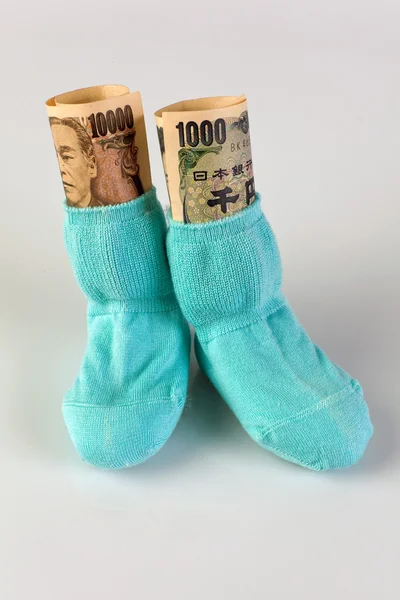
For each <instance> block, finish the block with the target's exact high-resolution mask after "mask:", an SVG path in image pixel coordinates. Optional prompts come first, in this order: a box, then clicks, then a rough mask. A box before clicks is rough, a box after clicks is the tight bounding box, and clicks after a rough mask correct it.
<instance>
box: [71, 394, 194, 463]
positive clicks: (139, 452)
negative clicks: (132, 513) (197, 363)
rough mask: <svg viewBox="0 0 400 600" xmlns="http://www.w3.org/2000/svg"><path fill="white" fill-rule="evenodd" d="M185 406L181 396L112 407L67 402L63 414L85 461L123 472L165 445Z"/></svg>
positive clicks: (183, 398)
mask: <svg viewBox="0 0 400 600" xmlns="http://www.w3.org/2000/svg"><path fill="white" fill-rule="evenodd" d="M184 404H185V397H178V396H171V397H169V398H163V399H161V400H154V401H151V400H149V401H147V402H142V403H131V404H118V405H112V406H93V405H92V406H88V405H79V404H70V403H65V404H64V406H63V414H64V420H65V423H66V426H67V429H68V431H69V434H70V436H71V439H72V441H73V443H74V445H75V448H76V450H77V451H78V454H79V455H80V457H81V458H82V460H84V461H85V462H88V463H90V464H92V465H94V466H96V467H100V468H103V469H121V468H123V467H131V466H134V465H137V464H139V463H141V462H144V461H145V460H147V459H148V458H150V457H151V456H153V455H154V454H155V453H156V452H157V451H158V450H159V449H160V448H161V447H162V446H163V445H164V444H165V442H166V441H167V439H168V438H169V437H170V435H171V433H172V431H173V430H174V429H175V426H176V424H177V422H178V420H179V417H180V415H181V413H182V410H183V406H184Z"/></svg>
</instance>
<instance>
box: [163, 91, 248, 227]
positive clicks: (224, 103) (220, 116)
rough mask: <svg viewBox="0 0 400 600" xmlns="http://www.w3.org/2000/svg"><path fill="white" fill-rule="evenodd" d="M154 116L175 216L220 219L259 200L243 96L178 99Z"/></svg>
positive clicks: (198, 220)
mask: <svg viewBox="0 0 400 600" xmlns="http://www.w3.org/2000/svg"><path fill="white" fill-rule="evenodd" d="M155 117H156V124H157V131H158V138H159V142H160V148H161V155H162V159H163V165H164V171H165V176H166V180H167V186H168V193H169V197H170V202H171V211H172V216H173V218H174V219H175V220H177V221H184V222H185V223H204V222H207V221H211V220H215V219H221V218H223V217H226V216H229V215H232V214H234V213H236V212H238V211H240V210H242V209H243V208H245V207H246V206H248V205H249V204H251V203H252V202H253V201H254V200H255V187H254V174H253V161H252V156H251V144H250V131H249V118H248V112H247V102H246V97H245V96H229V97H227V96H221V97H216V98H199V99H197V100H188V101H183V102H178V103H176V104H172V105H170V106H167V107H165V108H162V109H161V110H159V111H157V112H156V113H155Z"/></svg>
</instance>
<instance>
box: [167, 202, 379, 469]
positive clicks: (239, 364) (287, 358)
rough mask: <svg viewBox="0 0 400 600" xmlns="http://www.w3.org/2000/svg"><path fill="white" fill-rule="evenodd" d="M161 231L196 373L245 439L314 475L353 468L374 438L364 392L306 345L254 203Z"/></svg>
mask: <svg viewBox="0 0 400 600" xmlns="http://www.w3.org/2000/svg"><path fill="white" fill-rule="evenodd" d="M169 223H170V227H169V231H168V234H167V251H168V258H169V262H170V267H171V273H172V279H173V283H174V288H175V292H176V295H177V298H178V302H179V303H180V306H181V308H182V311H183V313H184V315H185V317H186V318H187V319H188V321H189V323H191V324H192V325H193V326H194V328H195V332H196V338H195V349H196V354H197V358H198V361H199V364H200V366H201V368H202V369H203V371H204V372H205V373H206V374H207V375H208V377H209V379H210V380H211V381H212V383H213V384H214V385H215V387H216V388H217V390H218V391H219V393H220V394H221V396H222V397H223V398H224V399H225V400H226V402H227V403H228V405H229V406H230V407H231V409H232V410H233V411H234V413H235V414H236V416H237V418H238V419H239V421H240V422H241V424H242V425H243V427H244V428H245V429H246V430H247V432H248V433H249V434H250V436H251V437H252V438H253V439H254V440H255V441H256V442H258V443H259V444H260V445H261V446H263V447H264V448H266V449H268V450H271V451H272V452H274V453H275V454H277V455H278V456H281V457H282V458H285V459H287V460H289V461H292V462H294V463H297V464H299V465H302V466H305V467H309V468H311V469H314V470H326V469H334V468H340V467H347V466H350V465H352V464H353V463H355V462H357V461H358V459H359V458H360V457H361V455H362V454H363V452H364V450H365V448H366V446H367V443H368V440H369V439H370V437H371V435H372V425H371V422H370V419H369V414H368V408H367V405H366V403H365V402H364V399H363V393H362V389H361V387H360V385H359V383H358V382H357V381H355V380H354V379H352V378H351V377H350V376H349V375H347V373H345V372H344V371H343V370H342V369H341V368H340V367H337V366H336V365H334V364H333V363H332V362H330V360H329V359H328V358H327V356H326V355H325V354H324V352H322V350H320V349H319V348H318V347H316V346H315V345H314V344H313V343H312V341H311V340H310V339H309V337H308V336H307V334H306V332H305V331H304V330H303V329H302V327H301V326H300V324H299V323H298V321H297V320H296V317H295V316H294V314H293V312H292V310H291V309H290V306H289V305H288V303H287V301H286V299H285V298H284V296H283V295H282V293H281V291H280V288H281V263H280V256H279V251H278V248H277V245H276V241H275V237H274V234H273V232H272V230H271V227H270V225H269V224H268V222H267V220H266V218H265V217H264V215H263V213H262V211H261V206H260V198H259V197H257V199H256V201H255V202H254V203H253V204H252V205H251V206H249V207H248V208H246V209H244V210H243V211H241V212H240V213H237V214H236V215H235V216H232V217H228V218H225V219H222V220H219V221H213V222H210V223H206V224H197V225H196V224H182V223H177V222H174V221H173V220H172V219H171V218H169Z"/></svg>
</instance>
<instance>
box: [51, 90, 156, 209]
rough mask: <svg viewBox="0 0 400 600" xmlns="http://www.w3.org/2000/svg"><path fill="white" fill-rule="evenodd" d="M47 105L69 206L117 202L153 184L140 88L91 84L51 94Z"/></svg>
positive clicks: (130, 198)
mask: <svg viewBox="0 0 400 600" xmlns="http://www.w3.org/2000/svg"><path fill="white" fill-rule="evenodd" d="M46 108H47V114H48V116H49V121H50V127H51V132H52V135H53V141H54V145H55V149H56V152H57V158H58V163H59V167H60V171H61V177H62V181H63V184H64V190H65V196H66V199H67V203H68V204H69V205H70V206H75V207H78V208H84V207H88V206H90V207H91V206H105V205H108V204H119V203H122V202H128V201H129V200H132V199H135V198H138V197H139V196H140V195H141V194H143V192H147V191H148V190H149V189H150V188H151V173H150V163H149V155H148V149H147V138H146V127H145V123H144V116H143V107H142V101H141V98H140V94H139V92H133V93H131V92H130V90H129V88H128V87H126V86H124V85H103V86H94V87H89V88H83V89H80V90H75V91H73V92H67V93H65V94H60V95H58V96H55V97H54V98H50V99H49V100H48V101H47V102H46Z"/></svg>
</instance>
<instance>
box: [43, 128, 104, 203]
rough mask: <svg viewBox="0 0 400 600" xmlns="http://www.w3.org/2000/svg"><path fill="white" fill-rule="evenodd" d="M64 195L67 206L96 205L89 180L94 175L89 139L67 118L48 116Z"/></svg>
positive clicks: (82, 130) (94, 160)
mask: <svg viewBox="0 0 400 600" xmlns="http://www.w3.org/2000/svg"><path fill="white" fill-rule="evenodd" d="M50 127H51V129H52V134H53V140H54V145H55V148H56V152H57V158H58V164H59V166H60V171H61V177H62V182H63V185H64V191H65V196H66V198H67V202H68V204H69V205H70V206H78V207H81V208H82V207H86V206H98V205H99V204H100V203H99V202H98V201H97V200H96V198H95V197H94V196H93V194H92V181H93V180H94V179H95V178H96V176H97V165H96V158H95V155H94V151H93V145H92V140H91V139H90V137H89V136H88V134H87V133H86V130H85V129H84V128H83V127H82V126H81V125H80V124H79V123H78V122H77V121H76V120H75V119H72V118H70V117H67V118H63V119H59V118H57V117H50Z"/></svg>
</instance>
